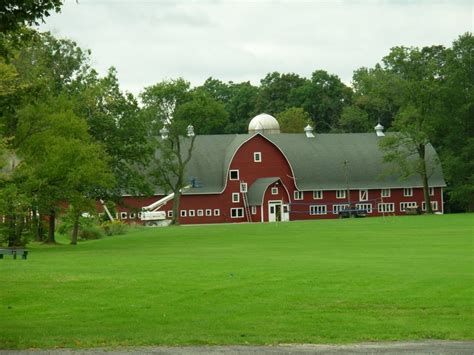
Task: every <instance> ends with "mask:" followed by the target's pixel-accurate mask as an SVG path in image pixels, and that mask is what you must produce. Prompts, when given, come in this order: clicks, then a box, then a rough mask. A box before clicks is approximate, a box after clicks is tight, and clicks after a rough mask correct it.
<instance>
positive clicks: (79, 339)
mask: <svg viewBox="0 0 474 355" xmlns="http://www.w3.org/2000/svg"><path fill="white" fill-rule="evenodd" d="M473 226H474V215H473V214H465V215H445V216H407V217H388V218H365V219H351V220H330V221H312V222H291V223H279V224H253V225H248V224H246V225H222V226H199V227H198V226H189V227H175V228H155V229H142V230H138V231H135V232H132V233H130V234H127V235H124V236H118V237H108V238H105V239H102V240H97V241H90V242H84V243H81V244H80V245H78V246H76V247H73V246H69V245H59V246H53V247H47V246H31V253H30V256H29V258H28V260H26V261H25V260H12V259H11V257H6V258H5V259H4V260H0V281H1V282H0V285H1V286H0V348H55V347H95V346H132V345H157V344H166V345H183V344H278V343H347V342H359V341H372V340H387V341H388V340H401V339H404V340H409V339H473V338H474V323H473V318H474V317H473V305H474V300H473V298H474V287H473V275H474V270H473V268H474V263H473V261H474V260H473V259H474V258H473V256H474V253H473V251H474V250H473Z"/></svg>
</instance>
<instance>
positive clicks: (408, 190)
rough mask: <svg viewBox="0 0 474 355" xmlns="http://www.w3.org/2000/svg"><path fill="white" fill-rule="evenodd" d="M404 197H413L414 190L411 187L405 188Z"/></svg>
mask: <svg viewBox="0 0 474 355" xmlns="http://www.w3.org/2000/svg"><path fill="white" fill-rule="evenodd" d="M403 196H405V197H411V196H413V189H412V188H411V187H405V188H404V189H403Z"/></svg>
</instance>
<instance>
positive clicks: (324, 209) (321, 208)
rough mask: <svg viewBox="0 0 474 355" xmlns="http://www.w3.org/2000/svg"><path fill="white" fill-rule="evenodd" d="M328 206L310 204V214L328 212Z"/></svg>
mask: <svg viewBox="0 0 474 355" xmlns="http://www.w3.org/2000/svg"><path fill="white" fill-rule="evenodd" d="M327 213H328V210H327V206H326V205H311V206H309V214H310V215H318V214H327Z"/></svg>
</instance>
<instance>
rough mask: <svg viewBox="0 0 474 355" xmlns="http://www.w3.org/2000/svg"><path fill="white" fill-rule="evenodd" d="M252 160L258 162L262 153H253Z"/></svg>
mask: <svg viewBox="0 0 474 355" xmlns="http://www.w3.org/2000/svg"><path fill="white" fill-rule="evenodd" d="M253 161H254V162H256V163H260V162H261V161H262V153H260V152H255V153H253Z"/></svg>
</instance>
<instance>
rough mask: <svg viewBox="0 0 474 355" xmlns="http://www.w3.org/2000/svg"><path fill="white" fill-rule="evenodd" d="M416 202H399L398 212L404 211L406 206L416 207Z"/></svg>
mask: <svg viewBox="0 0 474 355" xmlns="http://www.w3.org/2000/svg"><path fill="white" fill-rule="evenodd" d="M417 207H418V203H416V202H415V201H410V202H400V212H405V211H406V209H407V208H417Z"/></svg>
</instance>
